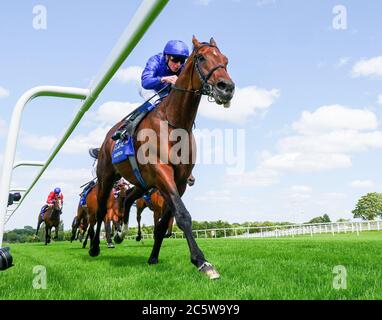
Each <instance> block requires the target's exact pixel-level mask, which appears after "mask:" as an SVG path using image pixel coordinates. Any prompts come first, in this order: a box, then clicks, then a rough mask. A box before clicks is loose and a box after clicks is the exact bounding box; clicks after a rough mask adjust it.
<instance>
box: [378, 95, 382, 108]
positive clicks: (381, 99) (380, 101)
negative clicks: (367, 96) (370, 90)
mask: <svg viewBox="0 0 382 320" xmlns="http://www.w3.org/2000/svg"><path fill="white" fill-rule="evenodd" d="M378 104H380V105H381V106H382V94H380V95H379V96H378Z"/></svg>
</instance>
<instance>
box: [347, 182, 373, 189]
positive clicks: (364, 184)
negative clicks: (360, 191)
mask: <svg viewBox="0 0 382 320" xmlns="http://www.w3.org/2000/svg"><path fill="white" fill-rule="evenodd" d="M350 186H351V187H353V188H372V187H374V186H375V183H374V182H373V181H371V180H354V181H352V182H351V183H350Z"/></svg>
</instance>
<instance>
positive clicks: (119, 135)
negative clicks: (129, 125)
mask: <svg viewBox="0 0 382 320" xmlns="http://www.w3.org/2000/svg"><path fill="white" fill-rule="evenodd" d="M124 137H125V130H117V131H116V132H114V134H113V135H112V136H111V139H112V140H114V141H117V140H119V139H123V138H124Z"/></svg>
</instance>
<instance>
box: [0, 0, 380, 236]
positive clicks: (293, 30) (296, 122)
mask: <svg viewBox="0 0 382 320" xmlns="http://www.w3.org/2000/svg"><path fill="white" fill-rule="evenodd" d="M139 4H140V1H133V0H131V1H116V0H115V1H112V2H110V1H108V2H106V1H65V2H64V1H61V2H58V1H47V0H45V1H44V0H43V1H38V2H37V1H22V2H21V1H3V2H2V10H1V11H0V38H1V41H2V46H1V47H2V51H1V59H0V165H1V163H2V155H3V154H4V147H5V139H6V134H7V129H8V127H7V123H8V122H9V119H10V116H11V112H12V108H13V106H14V105H15V103H16V101H17V99H18V97H19V96H20V95H21V94H22V93H23V92H25V91H26V90H28V89H29V88H31V87H34V86H38V85H46V84H50V85H62V86H76V87H83V88H86V87H87V86H88V85H89V83H90V81H91V79H92V78H93V77H94V76H95V75H96V74H97V72H98V70H99V69H100V67H101V66H102V64H103V62H104V61H105V59H106V57H107V55H108V53H109V52H110V50H111V48H112V47H113V46H114V44H115V43H116V41H117V40H118V38H119V36H120V34H121V33H122V31H123V30H124V28H125V27H126V26H127V24H128V22H129V19H130V18H131V17H132V15H133V14H134V12H135V11H136V9H137V8H138V6H139ZM36 5H43V6H44V7H45V8H46V10H47V29H46V30H36V29H35V28H33V24H32V23H33V19H34V18H35V16H36V14H33V8H34V7H35V6H36ZM337 5H343V6H344V8H345V9H346V13H347V21H346V22H347V25H346V28H345V29H336V28H335V27H334V25H333V20H335V19H336V17H337V16H338V13H337V14H336V13H333V8H334V7H335V6H337ZM381 9H382V3H381V2H380V1H376V0H375V1H368V2H367V5H366V4H365V3H363V2H360V1H342V2H338V1H331V0H326V1H318V0H314V1H302V0H301V1H300V0H295V1H282V0H241V1H240V0H219V1H217V0H209V1H208V0H189V1H183V0H172V1H170V3H169V4H168V5H167V6H166V7H165V9H164V10H163V12H162V13H161V15H160V16H159V17H158V19H157V20H156V21H155V22H154V24H153V25H152V27H151V28H150V29H149V31H148V32H147V33H146V34H145V36H144V37H143V39H142V41H141V42H140V43H139V44H138V45H137V47H136V49H135V50H134V51H133V53H132V54H131V55H130V57H129V58H128V59H127V60H126V61H125V63H124V64H123V66H122V68H121V70H120V71H119V73H118V76H117V77H116V78H115V79H113V80H112V82H110V84H109V85H108V86H107V88H106V89H105V91H104V92H103V93H102V94H101V95H100V97H99V99H98V100H97V102H96V103H95V104H94V105H93V107H92V108H91V110H90V111H89V112H88V113H87V114H86V115H85V117H84V118H83V121H82V122H81V124H80V126H79V127H78V128H77V129H76V130H75V132H74V133H73V135H72V137H71V139H70V141H68V144H67V146H65V147H64V149H63V152H62V153H61V154H59V156H58V157H57V158H56V159H55V160H54V161H53V163H52V165H51V166H50V168H49V169H48V171H47V172H46V173H45V174H44V178H43V179H42V180H41V181H40V182H39V183H38V184H37V185H36V187H35V188H34V190H33V191H32V192H31V194H30V195H29V197H28V199H27V200H26V201H25V202H24V203H23V205H22V207H20V209H19V210H18V211H17V212H16V214H15V216H14V217H13V218H12V220H11V221H10V222H9V224H8V225H7V226H6V229H11V228H14V227H22V226H24V225H33V226H34V225H35V224H36V217H37V213H38V211H39V209H40V207H41V206H42V204H43V203H44V201H45V199H46V196H47V194H48V192H49V191H50V190H51V189H52V188H54V187H55V186H57V185H59V186H61V187H62V189H63V192H64V195H65V208H64V214H63V219H64V223H65V227H66V228H68V227H69V226H70V224H71V221H72V218H73V216H74V215H75V210H76V206H77V203H78V200H79V197H78V194H79V192H80V191H81V190H80V188H79V186H80V185H81V184H83V183H85V182H86V181H87V179H90V178H91V177H92V167H91V165H92V160H91V159H90V158H89V157H88V154H87V148H88V147H90V146H96V145H98V144H99V143H100V141H102V140H103V136H104V134H105V132H106V130H107V129H108V128H110V127H111V126H112V125H113V123H114V122H116V121H117V120H118V119H120V118H121V117H123V115H124V114H126V113H128V112H129V111H130V110H131V109H132V108H133V107H134V106H136V105H137V104H138V103H140V102H141V98H140V97H139V95H138V82H137V77H139V72H140V70H141V68H142V67H144V65H145V63H146V60H147V59H148V58H149V57H150V56H151V55H153V54H156V53H158V52H160V51H162V50H163V46H164V44H165V43H166V42H167V41H168V40H169V39H182V40H184V41H185V42H186V43H188V44H189V45H191V38H192V35H193V34H195V35H196V36H197V37H198V39H199V40H200V41H208V40H209V38H210V37H211V36H213V37H214V38H215V40H216V41H217V44H218V46H219V48H220V49H221V51H222V52H223V53H224V54H225V55H226V56H227V57H228V58H229V67H228V70H229V73H230V75H231V77H232V79H233V80H234V82H235V83H236V87H237V90H236V94H235V98H234V101H233V103H232V106H231V108H230V109H228V110H225V109H222V107H219V106H217V105H215V104H208V103H205V102H202V104H201V106H200V108H199V113H198V117H197V121H196V127H197V129H198V130H214V129H217V130H224V129H228V130H232V132H233V134H234V141H236V137H237V136H238V134H239V132H244V134H245V140H244V141H239V142H237V141H236V142H235V144H234V145H235V147H236V148H237V147H238V144H239V145H244V146H245V154H244V155H243V154H242V155H241V157H242V159H245V168H244V171H242V172H239V173H236V174H233V175H232V174H229V172H228V171H227V169H229V168H232V166H231V165H229V164H228V163H224V164H203V163H200V164H197V166H196V168H195V170H194V175H195V176H196V184H195V186H194V187H192V188H189V189H188V190H187V192H186V194H185V196H184V201H185V204H186V206H187V207H188V209H189V211H190V213H191V215H192V217H193V219H195V220H217V219H222V220H226V221H230V222H244V221H264V220H271V221H290V222H304V221H307V220H309V219H311V218H312V217H315V216H317V215H322V214H324V213H327V214H328V215H329V216H330V217H331V218H332V220H336V219H338V218H351V217H352V215H351V210H352V209H353V208H354V206H355V203H356V201H357V199H358V198H359V197H360V196H362V195H364V194H366V193H367V192H374V191H376V192H381V189H382V173H381V170H379V163H380V161H379V159H380V158H381V148H382V129H381V117H382V113H381V108H382V89H381V79H382V48H381V43H382V41H381V30H382V22H381V20H380V12H381ZM342 23H344V22H343V21H342ZM78 106H79V102H78V101H73V100H58V99H54V98H41V99H38V100H36V101H34V102H32V103H30V104H29V105H28V107H27V108H26V111H25V113H24V116H23V120H22V126H21V127H22V130H21V133H20V140H19V144H18V148H17V155H16V160H21V159H23V160H24V159H28V160H45V159H46V158H47V156H48V155H49V151H50V150H51V148H52V146H53V145H54V143H55V141H56V139H57V138H58V137H60V135H61V134H62V133H63V132H64V130H65V129H66V126H67V125H68V124H69V123H70V121H71V119H72V118H73V116H74V114H76V112H77V110H78ZM224 137H225V138H226V136H224ZM217 148H218V147H217V146H215V149H214V148H212V152H214V151H216V149H217ZM36 173H37V171H36V169H26V168H19V169H17V171H15V172H14V176H13V181H12V185H13V186H25V185H28V184H29V183H30V182H31V181H32V180H33V177H34V175H35V174H36ZM134 219H135V214H134V211H133V213H132V219H131V221H133V220H134ZM143 222H144V223H146V224H151V223H152V217H151V214H150V213H149V212H148V211H147V212H145V213H144V217H143ZM132 224H133V225H134V224H135V222H134V223H132Z"/></svg>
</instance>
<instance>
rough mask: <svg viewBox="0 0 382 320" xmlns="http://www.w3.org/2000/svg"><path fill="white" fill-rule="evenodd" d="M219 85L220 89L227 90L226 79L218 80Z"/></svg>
mask: <svg viewBox="0 0 382 320" xmlns="http://www.w3.org/2000/svg"><path fill="white" fill-rule="evenodd" d="M217 86H218V88H219V89H220V90H226V88H227V84H226V83H225V82H224V81H220V82H218V84H217Z"/></svg>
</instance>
